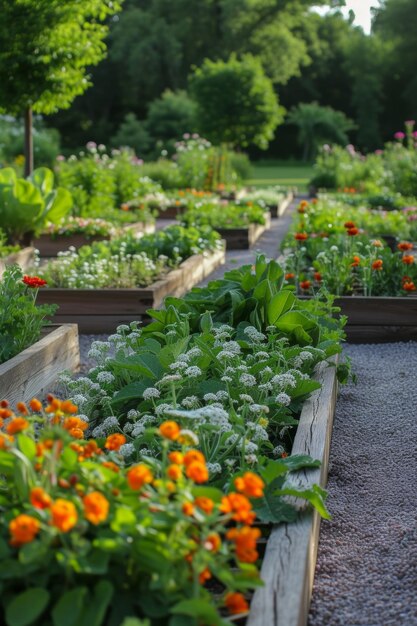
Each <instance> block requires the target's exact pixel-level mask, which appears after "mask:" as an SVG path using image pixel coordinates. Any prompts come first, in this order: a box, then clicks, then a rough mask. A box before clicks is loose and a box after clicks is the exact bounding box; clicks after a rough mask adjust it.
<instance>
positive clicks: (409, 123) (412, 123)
mask: <svg viewBox="0 0 417 626" xmlns="http://www.w3.org/2000/svg"><path fill="white" fill-rule="evenodd" d="M415 123H416V120H407V121H406V122H405V125H406V126H414V125H415Z"/></svg>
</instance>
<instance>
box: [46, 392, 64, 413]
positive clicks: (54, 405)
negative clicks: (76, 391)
mask: <svg viewBox="0 0 417 626" xmlns="http://www.w3.org/2000/svg"><path fill="white" fill-rule="evenodd" d="M47 399H48V402H49V404H48V406H47V407H46V408H45V413H54V412H55V411H59V410H60V408H61V400H58V398H55V397H54V396H52V395H51V394H49V395H48V396H47Z"/></svg>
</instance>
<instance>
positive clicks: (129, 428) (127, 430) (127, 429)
mask: <svg viewBox="0 0 417 626" xmlns="http://www.w3.org/2000/svg"><path fill="white" fill-rule="evenodd" d="M133 428H134V424H131V423H130V422H128V423H127V424H125V425H124V426H123V432H124V433H126V435H129V434H130V433H131V432H132V430H133Z"/></svg>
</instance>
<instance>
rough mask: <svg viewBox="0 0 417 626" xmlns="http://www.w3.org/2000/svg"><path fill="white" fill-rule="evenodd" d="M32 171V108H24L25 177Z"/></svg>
mask: <svg viewBox="0 0 417 626" xmlns="http://www.w3.org/2000/svg"><path fill="white" fill-rule="evenodd" d="M32 172H33V132H32V109H31V107H28V108H27V109H26V110H25V177H27V176H30V175H31V174H32Z"/></svg>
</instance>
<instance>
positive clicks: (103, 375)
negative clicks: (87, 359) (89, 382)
mask: <svg viewBox="0 0 417 626" xmlns="http://www.w3.org/2000/svg"><path fill="white" fill-rule="evenodd" d="M114 380H115V378H114V376H113V374H112V373H111V372H100V373H99V374H97V381H98V382H99V383H109V384H110V383H112V382H113V381H114Z"/></svg>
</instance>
